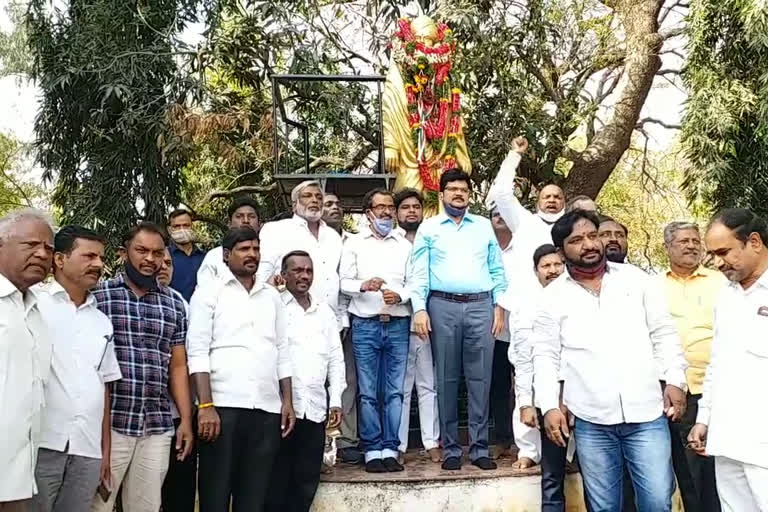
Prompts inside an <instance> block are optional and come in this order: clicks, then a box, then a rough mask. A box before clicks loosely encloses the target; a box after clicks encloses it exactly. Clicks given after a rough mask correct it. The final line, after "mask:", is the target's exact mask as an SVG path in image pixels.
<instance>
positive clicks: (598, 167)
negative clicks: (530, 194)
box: [565, 0, 664, 198]
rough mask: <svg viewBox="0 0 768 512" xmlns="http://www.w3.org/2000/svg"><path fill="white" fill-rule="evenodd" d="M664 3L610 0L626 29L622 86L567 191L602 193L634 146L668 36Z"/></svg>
mask: <svg viewBox="0 0 768 512" xmlns="http://www.w3.org/2000/svg"><path fill="white" fill-rule="evenodd" d="M663 3H664V1H663V0H614V1H607V0H606V1H605V4H606V5H609V6H611V7H613V9H614V10H615V12H616V14H617V16H618V17H619V19H620V20H621V24H622V27H623V29H624V32H625V34H626V37H625V43H624V44H625V46H626V60H625V72H624V77H623V78H622V81H623V82H624V83H623V84H621V85H620V88H619V91H620V93H619V96H618V99H617V101H616V104H615V105H614V106H613V112H612V115H611V117H610V119H609V121H608V122H607V123H606V124H605V126H604V127H603V129H602V130H600V131H599V132H598V133H597V134H596V135H595V137H594V139H592V143H591V144H590V145H589V146H588V147H587V148H586V149H585V150H584V151H583V152H582V153H581V154H580V155H579V156H578V157H577V158H576V159H575V160H574V161H573V167H572V168H571V170H570V172H569V173H568V178H567V179H566V181H565V192H566V194H567V195H568V196H573V195H575V194H586V195H588V196H590V197H592V198H595V197H597V194H598V193H599V192H600V189H601V188H602V187H603V184H604V183H605V182H606V180H607V179H608V177H609V176H610V175H611V172H613V169H614V168H615V167H616V164H618V162H619V159H621V157H622V155H623V154H624V152H625V151H626V150H627V149H628V148H629V144H630V140H631V138H632V132H633V130H634V129H635V125H636V124H637V121H638V119H639V117H640V111H641V110H642V108H643V104H644V103H645V100H646V98H647V97H648V93H649V92H650V90H651V85H652V84H653V79H654V77H655V76H656V72H657V71H658V70H659V68H660V67H661V58H660V57H659V51H660V50H661V47H662V45H663V44H664V38H663V37H662V36H661V34H659V23H658V18H659V11H660V9H661V7H662V4H663Z"/></svg>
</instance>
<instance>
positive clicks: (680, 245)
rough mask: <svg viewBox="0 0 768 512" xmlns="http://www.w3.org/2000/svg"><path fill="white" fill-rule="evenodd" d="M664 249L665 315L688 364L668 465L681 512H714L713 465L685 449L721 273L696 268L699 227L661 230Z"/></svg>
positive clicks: (686, 224)
mask: <svg viewBox="0 0 768 512" xmlns="http://www.w3.org/2000/svg"><path fill="white" fill-rule="evenodd" d="M664 248H665V249H666V250H667V255H668V256H669V270H668V271H667V272H665V273H664V274H662V275H661V276H660V278H661V286H662V288H663V289H664V292H665V294H666V297H667V303H668V305H669V312H670V313H671V314H672V318H674V319H675V321H676V322H677V330H678V331H679V332H680V338H681V340H682V343H683V352H684V354H685V359H686V360H687V361H688V369H687V370H686V378H687V381H688V393H687V396H686V399H687V404H688V405H687V408H686V412H685V415H684V416H683V417H682V419H681V420H680V423H670V428H671V430H672V461H673V462H674V466H675V473H676V475H677V481H678V485H679V486H680V493H681V494H682V497H683V504H684V505H685V509H686V510H701V511H702V512H719V511H720V500H719V499H718V497H717V488H716V485H715V461H714V459H713V458H712V457H702V456H700V455H697V454H696V453H695V452H693V451H691V450H686V449H685V445H686V444H687V442H688V441H687V440H688V434H689V433H690V431H691V428H692V427H693V425H694V424H695V423H696V414H697V413H698V410H699V407H698V404H699V401H700V399H701V390H702V386H703V383H704V374H705V372H706V369H707V366H708V365H709V361H710V354H711V352H712V336H713V326H712V322H713V315H714V307H715V301H716V299H717V296H718V295H719V294H720V293H721V292H722V291H723V288H724V287H725V283H726V279H725V278H724V277H723V275H722V274H721V273H720V272H717V271H715V270H710V269H708V268H706V267H705V266H703V265H702V264H701V257H702V244H701V235H700V234H699V226H698V225H696V224H694V223H691V222H672V223H670V224H668V225H667V227H666V228H664Z"/></svg>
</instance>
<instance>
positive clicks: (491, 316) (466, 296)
mask: <svg viewBox="0 0 768 512" xmlns="http://www.w3.org/2000/svg"><path fill="white" fill-rule="evenodd" d="M471 192H472V183H471V181H470V180H469V175H467V174H466V173H464V172H462V171H459V170H449V171H445V172H444V173H443V175H442V176H441V177H440V200H441V201H442V203H443V207H444V209H445V211H444V213H440V214H439V215H437V216H435V217H432V218H430V219H427V220H426V221H424V223H423V224H422V225H421V227H420V228H419V231H418V233H417V234H416V239H415V240H414V243H413V253H412V256H411V269H410V275H409V279H408V281H409V283H410V284H409V288H410V289H411V290H412V296H411V301H412V304H413V311H414V331H415V332H416V334H418V335H419V336H420V337H421V338H422V339H424V340H427V339H428V338H429V336H430V332H431V338H432V351H433V354H434V360H435V374H436V378H437V396H438V410H439V412H440V433H441V436H442V437H441V439H442V444H443V450H444V454H445V461H444V462H443V469H448V470H458V469H461V453H462V452H461V446H460V445H459V437H458V424H459V418H458V415H459V411H458V400H457V398H458V392H459V379H460V377H461V371H462V365H463V369H464V376H465V379H466V383H467V397H468V409H469V441H470V446H469V457H470V459H471V460H472V464H474V465H475V466H477V467H479V468H481V469H496V464H495V463H494V462H493V461H492V460H491V459H490V458H489V456H488V400H489V394H490V388H491V373H492V372H491V368H492V365H493V348H494V339H495V337H496V336H498V335H499V333H500V332H501V331H502V329H503V328H504V310H503V309H502V308H501V306H499V304H498V300H499V298H501V295H502V294H503V293H504V291H505V290H506V288H507V283H506V278H505V274H504V264H503V263H502V260H501V249H500V248H499V243H498V242H497V241H496V236H495V235H494V232H493V228H492V227H491V223H490V221H489V220H488V219H486V218H484V217H480V216H478V215H473V214H471V213H467V208H468V206H469V196H470V194H471Z"/></svg>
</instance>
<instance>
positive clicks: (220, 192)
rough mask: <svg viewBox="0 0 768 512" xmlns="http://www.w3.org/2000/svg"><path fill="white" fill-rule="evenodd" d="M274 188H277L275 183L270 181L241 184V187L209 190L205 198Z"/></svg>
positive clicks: (270, 190)
mask: <svg viewBox="0 0 768 512" xmlns="http://www.w3.org/2000/svg"><path fill="white" fill-rule="evenodd" d="M276 188H277V183H270V184H269V185H243V186H241V187H234V188H230V189H228V190H211V192H210V193H209V194H208V197H207V198H206V200H207V201H212V200H214V199H219V198H224V197H232V196H235V195H237V194H242V193H254V192H255V193H259V194H263V193H264V192H272V191H273V190H275V189H276Z"/></svg>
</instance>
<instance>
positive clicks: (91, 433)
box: [34, 226, 122, 512]
mask: <svg viewBox="0 0 768 512" xmlns="http://www.w3.org/2000/svg"><path fill="white" fill-rule="evenodd" d="M53 246H54V254H53V275H54V280H53V281H52V282H51V283H50V284H49V285H47V286H45V287H41V289H40V301H39V303H38V306H39V308H40V312H41V313H42V315H43V317H44V318H45V321H46V323H47V324H48V326H49V330H50V332H51V334H52V335H53V336H52V339H53V364H52V366H51V378H50V380H49V381H48V385H47V386H46V388H45V408H44V409H43V420H42V428H41V434H40V449H39V451H38V458H37V467H36V469H35V477H36V479H37V486H38V489H39V493H38V494H37V496H35V498H34V501H35V508H36V509H37V510H38V511H39V512H86V511H87V510H88V507H89V505H90V503H91V500H92V499H93V496H94V495H95V494H96V489H97V487H98V486H99V481H102V480H103V481H104V482H106V484H105V485H107V486H108V485H109V482H110V478H111V475H110V449H111V440H112V437H111V430H110V417H109V415H110V411H109V409H110V399H109V387H108V386H107V384H108V383H110V382H114V381H116V380H119V379H120V378H121V377H122V374H121V373H120V366H119V365H118V362H117V356H116V355H115V346H114V344H113V342H112V323H111V322H110V321H109V318H107V317H106V315H104V313H102V312H101V311H99V309H98V308H97V307H96V299H95V297H94V296H93V295H91V294H90V290H91V289H92V288H93V287H95V286H96V285H97V284H98V282H99V279H100V278H101V273H102V271H103V269H104V259H103V258H104V238H103V237H101V235H98V234H97V233H94V232H93V231H91V230H89V229H85V228H82V227H80V226H64V227H62V228H61V229H60V230H59V231H58V232H57V233H56V236H55V237H54V239H53Z"/></svg>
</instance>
